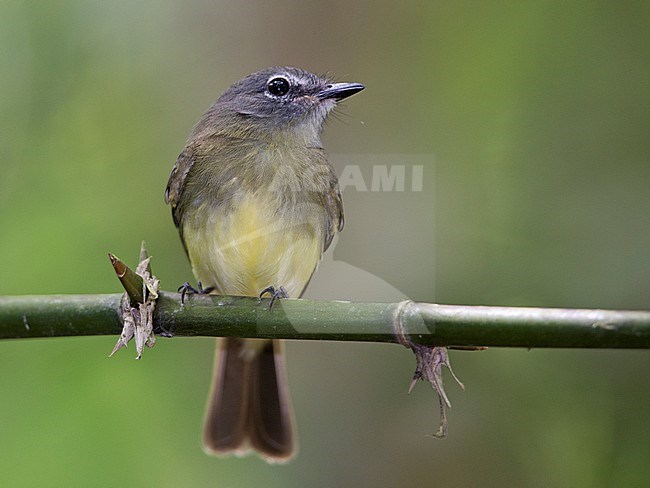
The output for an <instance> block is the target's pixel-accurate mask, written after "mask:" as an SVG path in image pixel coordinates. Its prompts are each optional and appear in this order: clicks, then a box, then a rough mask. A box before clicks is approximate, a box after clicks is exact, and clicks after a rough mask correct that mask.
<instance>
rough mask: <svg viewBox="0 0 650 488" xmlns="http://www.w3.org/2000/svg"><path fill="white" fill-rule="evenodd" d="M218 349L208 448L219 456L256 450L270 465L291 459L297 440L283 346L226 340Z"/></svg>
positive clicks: (209, 410) (208, 420) (205, 441)
mask: <svg viewBox="0 0 650 488" xmlns="http://www.w3.org/2000/svg"><path fill="white" fill-rule="evenodd" d="M251 344H253V345H251ZM218 348H219V352H218V354H217V359H216V361H215V371H214V379H213V388H212V391H211V393H210V397H209V399H208V408H207V411H206V419H205V428H204V432H203V444H204V448H205V450H206V451H207V452H208V453H211V454H215V455H227V454H233V453H234V454H236V455H243V454H246V453H248V452H250V450H255V451H257V452H258V453H259V454H260V455H261V456H262V457H264V458H265V459H266V460H267V461H269V462H279V463H281V462H286V461H288V460H289V459H290V458H291V457H292V456H293V454H294V453H295V450H296V440H295V438H296V436H295V425H294V418H293V409H292V406H291V398H290V396H289V390H288V387H287V386H288V385H287V378H286V371H285V367H284V354H283V348H282V344H281V343H280V342H279V341H264V342H261V341H255V342H251V341H246V340H244V339H236V338H226V339H221V340H219V347H218Z"/></svg>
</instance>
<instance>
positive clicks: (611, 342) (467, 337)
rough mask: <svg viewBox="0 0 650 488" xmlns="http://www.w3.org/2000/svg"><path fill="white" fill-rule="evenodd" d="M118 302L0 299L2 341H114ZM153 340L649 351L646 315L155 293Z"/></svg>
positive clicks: (110, 298)
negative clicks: (168, 336)
mask: <svg viewBox="0 0 650 488" xmlns="http://www.w3.org/2000/svg"><path fill="white" fill-rule="evenodd" d="M120 298H121V295H119V294H115V295H53V296H4V297H0V339H8V338H28V337H56V336H82V335H101V334H114V335H119V334H120V331H121V327H122V326H121V323H120V319H119V315H118V310H119V303H120ZM154 326H155V327H156V330H157V332H160V331H167V332H172V333H173V334H174V335H178V336H234V337H258V338H276V339H303V340H331V341H363V342H398V343H399V342H403V340H401V339H400V335H401V336H402V337H403V338H405V337H408V338H409V339H410V340H411V341H413V342H416V343H419V344H426V345H438V346H492V347H499V346H504V347H527V348H532V347H570V348H639V349H648V348H650V312H646V311H615V310H579V309H548V308H521V307H476V306H457V305H436V304H428V303H418V302H411V301H405V302H399V303H357V302H342V301H311V300H297V299H281V300H278V301H276V302H275V304H274V306H273V309H272V310H269V300H268V299H264V300H262V301H259V300H258V299H257V298H251V297H223V296H216V295H190V296H189V297H188V298H187V299H186V302H185V305H181V303H180V295H179V294H178V293H167V292H161V293H160V297H159V299H158V302H157V305H156V311H155V314H154Z"/></svg>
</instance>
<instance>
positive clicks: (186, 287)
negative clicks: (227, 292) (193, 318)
mask: <svg viewBox="0 0 650 488" xmlns="http://www.w3.org/2000/svg"><path fill="white" fill-rule="evenodd" d="M197 286H198V290H197V289H196V288H194V287H193V286H192V285H190V282H189V281H186V282H185V283H183V284H182V285H181V286H179V287H178V291H179V292H180V294H181V305H185V295H192V294H194V295H208V294H209V293H210V292H212V291H213V290H214V286H209V287H207V288H203V285H202V284H201V282H200V281H199V282H198V285H197Z"/></svg>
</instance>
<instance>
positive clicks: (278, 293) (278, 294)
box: [260, 286, 289, 310]
mask: <svg viewBox="0 0 650 488" xmlns="http://www.w3.org/2000/svg"><path fill="white" fill-rule="evenodd" d="M267 293H268V294H269V295H271V302H270V303H269V310H271V308H272V307H273V304H274V303H275V301H276V300H277V299H278V298H289V294H288V293H287V290H285V289H284V286H281V287H279V288H278V289H277V290H276V288H275V287H274V286H267V287H266V288H264V289H263V290H262V291H261V292H260V300H261V299H262V297H263V296H264V295H266V294H267Z"/></svg>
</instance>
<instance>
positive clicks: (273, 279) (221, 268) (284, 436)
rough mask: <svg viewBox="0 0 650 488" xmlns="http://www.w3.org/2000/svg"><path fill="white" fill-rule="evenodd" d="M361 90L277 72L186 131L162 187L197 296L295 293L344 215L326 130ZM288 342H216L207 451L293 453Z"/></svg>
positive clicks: (301, 73)
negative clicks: (335, 114)
mask: <svg viewBox="0 0 650 488" xmlns="http://www.w3.org/2000/svg"><path fill="white" fill-rule="evenodd" d="M364 88H365V87H364V85H362V84H360V83H340V82H334V81H333V80H332V79H330V78H329V77H328V76H319V75H316V74H313V73H310V72H308V71H305V70H302V69H299V68H295V67H289V66H274V67H269V68H266V69H263V70H260V71H257V72H255V73H252V74H250V75H248V76H246V77H244V78H242V79H241V80H239V81H238V82H236V83H234V84H233V85H232V86H230V87H229V88H228V89H227V90H226V91H225V92H224V93H223V94H222V95H221V96H220V97H219V98H218V99H217V100H216V102H214V104H213V105H212V106H210V107H209V109H208V110H207V111H206V112H205V113H204V114H203V116H202V117H201V118H200V120H199V121H198V123H197V124H196V125H195V126H194V128H193V130H192V132H191V133H190V136H189V137H188V139H187V142H186V144H185V147H184V148H183V150H182V151H181V153H180V155H179V156H178V158H177V160H176V162H175V164H174V166H173V169H172V171H171V175H170V177H169V182H168V184H167V187H166V190H165V201H166V203H168V204H169V205H170V206H171V210H172V216H173V220H174V224H175V225H176V227H177V228H178V231H179V233H180V237H181V240H182V243H183V246H184V248H185V251H186V254H187V256H188V258H189V261H190V264H191V266H192V271H193V274H194V276H195V278H196V280H197V282H198V283H199V291H204V292H206V291H207V292H209V293H214V294H219V295H237V296H255V297H257V296H262V295H263V294H265V293H270V294H271V297H272V300H271V303H273V301H274V300H275V299H282V298H299V297H300V296H301V295H302V294H303V292H304V290H305V288H306V287H307V285H308V283H309V281H310V279H311V277H312V275H313V273H314V271H315V270H316V268H317V266H318V263H319V261H320V259H321V256H322V254H323V253H324V252H325V251H326V250H327V248H328V247H329V246H330V244H331V243H332V239H333V238H334V236H335V234H337V233H338V232H340V231H342V230H343V225H344V212H343V203H342V199H341V193H340V190H339V186H338V179H337V176H336V172H335V170H334V168H333V167H332V165H331V164H330V163H329V161H328V158H327V155H326V153H325V151H324V149H323V146H322V142H321V133H322V130H323V124H324V122H325V120H326V118H327V116H328V114H329V113H331V111H332V110H333V109H334V108H335V107H336V106H337V103H338V102H340V101H341V100H343V99H345V98H347V97H349V96H351V95H353V94H355V93H357V92H359V91H361V90H363V89H364ZM297 445H298V442H297V436H296V425H295V418H294V412H293V407H292V402H291V397H290V394H289V389H288V383H287V373H286V367H285V359H284V346H283V343H282V341H280V340H271V339H242V338H232V337H228V338H221V339H218V345H217V352H216V359H215V363H214V376H213V382H212V388H211V390H210V394H209V397H208V404H207V408H206V414H205V424H204V431H203V447H204V450H205V451H206V452H207V453H208V454H213V455H217V456H224V455H230V454H235V455H237V456H242V455H246V454H248V453H250V452H256V453H257V454H258V455H260V456H261V457H262V458H263V459H265V460H266V461H268V462H269V463H284V462H287V461H289V460H290V459H291V458H292V457H293V456H294V455H295V453H296V451H297Z"/></svg>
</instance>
